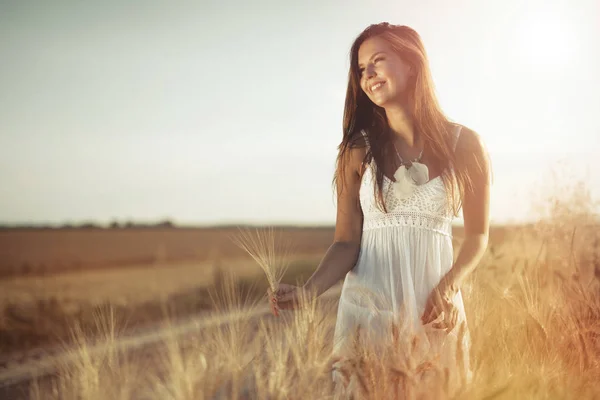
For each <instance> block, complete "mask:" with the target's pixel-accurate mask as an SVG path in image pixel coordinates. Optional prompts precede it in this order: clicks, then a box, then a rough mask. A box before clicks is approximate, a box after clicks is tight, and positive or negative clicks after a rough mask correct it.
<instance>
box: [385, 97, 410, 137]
mask: <svg viewBox="0 0 600 400" xmlns="http://www.w3.org/2000/svg"><path fill="white" fill-rule="evenodd" d="M385 114H386V116H387V120H388V125H389V127H390V130H391V133H392V134H393V135H394V136H395V137H396V138H398V139H401V140H402V141H403V142H405V143H406V145H407V146H408V147H412V146H413V145H414V144H415V143H414V142H415V134H414V124H413V119H412V116H411V115H410V113H408V112H407V111H406V108H405V107H403V106H401V105H398V106H393V107H387V108H386V109H385Z"/></svg>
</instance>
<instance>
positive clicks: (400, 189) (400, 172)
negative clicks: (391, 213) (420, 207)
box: [392, 165, 416, 200]
mask: <svg viewBox="0 0 600 400" xmlns="http://www.w3.org/2000/svg"><path fill="white" fill-rule="evenodd" d="M394 179H395V180H396V181H395V182H394V183H392V187H393V189H394V194H395V196H396V197H397V198H398V199H401V200H402V199H405V198H407V197H409V196H410V195H411V194H412V192H413V191H414V189H415V186H416V184H415V181H414V180H413V178H412V177H411V176H410V173H409V172H408V170H407V169H406V167H405V166H404V165H401V166H400V167H399V168H398V169H397V170H396V172H395V173H394Z"/></svg>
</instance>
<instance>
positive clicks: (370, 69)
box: [358, 36, 412, 107]
mask: <svg viewBox="0 0 600 400" xmlns="http://www.w3.org/2000/svg"><path fill="white" fill-rule="evenodd" d="M358 70H359V73H360V87H361V88H362V90H363V91H364V92H365V94H366V95H367V96H368V97H369V99H371V101H372V102H373V103H375V104H376V105H377V106H379V107H385V106H386V105H389V104H391V103H395V102H399V101H400V99H401V98H402V95H403V94H404V93H405V91H406V88H407V86H408V84H407V83H408V79H409V77H410V76H411V75H412V71H411V68H410V66H409V65H408V64H407V63H406V62H405V61H404V60H402V59H401V58H400V56H398V55H397V54H396V53H395V52H394V51H393V49H392V48H391V46H390V45H389V43H388V42H387V41H386V40H385V39H382V38H380V37H378V36H374V37H371V38H369V39H367V40H365V41H364V42H363V43H362V44H361V46H360V48H359V49H358Z"/></svg>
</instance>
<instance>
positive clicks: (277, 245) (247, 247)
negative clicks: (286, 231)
mask: <svg viewBox="0 0 600 400" xmlns="http://www.w3.org/2000/svg"><path fill="white" fill-rule="evenodd" d="M232 239H233V241H234V243H236V244H237V245H238V246H239V247H240V248H242V249H243V250H244V251H245V252H246V253H248V254H249V255H250V257H252V258H253V259H254V261H256V263H257V264H258V265H259V266H260V267H261V269H262V270H263V272H264V273H265V275H266V277H267V281H268V283H269V287H270V289H271V291H272V293H276V292H277V289H278V288H279V283H280V282H281V279H282V278H283V276H284V275H285V273H286V271H287V270H288V268H289V265H290V259H289V255H290V253H291V245H290V243H289V242H287V241H284V240H283V237H282V235H281V233H277V232H276V231H275V229H274V228H272V227H269V228H267V229H265V230H262V231H261V230H259V229H258V228H255V230H254V231H251V230H250V229H247V228H246V229H242V228H240V229H239V234H238V235H236V236H233V237H232Z"/></svg>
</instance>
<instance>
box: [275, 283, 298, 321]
mask: <svg viewBox="0 0 600 400" xmlns="http://www.w3.org/2000/svg"><path fill="white" fill-rule="evenodd" d="M303 295H304V288H303V287H301V286H295V285H288V284H287V283H280V284H279V287H278V288H277V291H276V292H275V293H273V291H272V290H271V289H269V298H270V302H271V311H273V314H275V315H276V316H277V315H279V310H287V309H292V308H297V307H298V303H299V302H300V298H301V296H303Z"/></svg>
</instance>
